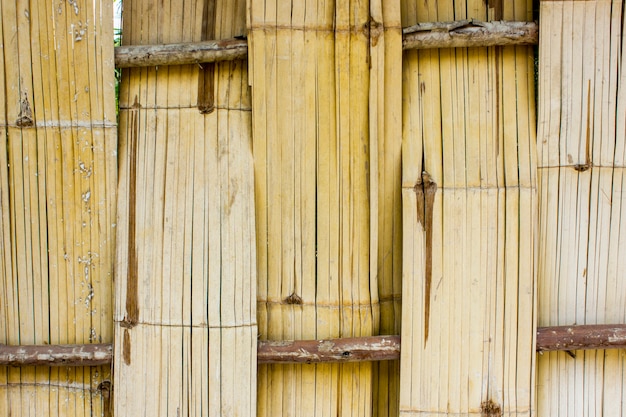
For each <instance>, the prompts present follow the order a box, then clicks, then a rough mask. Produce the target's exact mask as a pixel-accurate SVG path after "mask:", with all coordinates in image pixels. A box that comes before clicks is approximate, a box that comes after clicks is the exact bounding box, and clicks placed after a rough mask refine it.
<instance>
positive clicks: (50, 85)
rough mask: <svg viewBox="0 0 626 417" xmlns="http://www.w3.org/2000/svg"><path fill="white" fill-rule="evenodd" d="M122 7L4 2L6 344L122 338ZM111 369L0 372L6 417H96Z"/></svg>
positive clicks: (1, 186)
mask: <svg viewBox="0 0 626 417" xmlns="http://www.w3.org/2000/svg"><path fill="white" fill-rule="evenodd" d="M112 6H113V4H112V2H111V1H104V0H102V1H101V0H90V1H86V0H75V1H71V2H56V3H53V2H47V1H43V2H32V1H27V0H17V1H2V2H0V31H1V32H2V33H3V37H2V41H1V46H2V47H1V48H0V60H1V61H2V62H1V64H0V97H2V99H1V100H0V109H1V111H0V134H1V136H2V140H0V306H1V307H0V309H1V311H2V313H0V343H2V344H8V345H18V344H44V343H48V344H88V343H110V342H112V341H113V326H112V272H113V271H112V269H113V264H114V257H113V255H114V243H115V222H116V219H115V205H116V199H115V195H116V185H117V178H116V175H117V174H116V171H117V170H116V162H117V157H116V150H117V141H116V115H115V97H114V94H115V89H114V72H113V43H112V39H113V13H112ZM110 377H111V372H110V367H109V366H104V367H72V368H68V367H54V368H48V367H35V366H27V367H20V368H11V367H5V366H0V415H2V416H13V417H21V416H53V417H54V416H71V417H77V416H81V417H82V416H94V415H100V414H101V413H102V412H103V409H104V407H105V404H103V401H104V400H103V397H102V396H101V392H100V391H98V389H97V387H98V385H99V384H100V382H102V381H104V380H106V379H110Z"/></svg>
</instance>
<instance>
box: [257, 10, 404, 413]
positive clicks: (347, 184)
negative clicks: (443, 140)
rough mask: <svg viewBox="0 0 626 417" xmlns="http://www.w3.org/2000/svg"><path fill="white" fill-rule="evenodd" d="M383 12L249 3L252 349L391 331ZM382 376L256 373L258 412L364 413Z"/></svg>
mask: <svg viewBox="0 0 626 417" xmlns="http://www.w3.org/2000/svg"><path fill="white" fill-rule="evenodd" d="M386 3H388V4H386V5H385V7H384V8H383V2H372V4H369V3H368V2H365V3H363V2H354V1H349V2H324V1H316V0H309V1H304V0H302V1H292V2H275V1H270V2H265V1H257V0H252V1H250V2H249V3H248V5H249V21H248V27H249V38H248V39H249V59H250V73H251V74H252V75H251V78H252V81H251V85H252V92H253V109H254V112H253V131H254V135H253V137H254V157H255V184H256V196H257V197H256V208H257V220H258V223H257V248H258V251H259V252H258V272H259V277H258V292H259V293H258V310H259V333H260V337H261V339H262V340H270V341H271V340H284V339H295V340H303V339H320V338H337V337H359V336H369V335H373V334H376V332H378V331H379V329H380V328H381V327H384V328H385V329H391V331H393V330H394V326H397V324H395V323H397V320H398V318H399V313H400V311H399V303H400V300H399V292H400V285H399V280H400V273H401V272H400V268H399V256H400V251H399V244H400V236H401V234H400V206H399V204H400V195H399V188H400V187H399V185H400V171H399V167H400V156H399V155H400V153H399V152H400V146H401V143H400V140H399V139H400V134H399V133H400V131H399V126H400V123H399V120H398V116H399V114H400V113H399V106H400V97H399V95H398V91H399V83H400V80H401V78H400V74H399V72H398V73H397V74H396V72H395V71H397V69H396V68H397V65H396V63H397V62H398V59H400V57H401V31H400V25H399V10H398V8H397V7H395V8H394V7H393V6H392V4H393V3H394V2H386ZM370 16H371V19H372V20H371V21H370ZM391 62H393V65H394V67H392V66H390V63H391ZM370 68H372V69H371V70H370ZM398 70H399V69H398ZM394 87H395V88H396V91H393V92H392V90H393V88H394ZM388 105H389V107H387V106H388ZM394 106H395V107H394ZM381 190H382V191H381ZM381 276H382V278H381ZM379 290H380V291H381V292H384V297H385V299H384V303H385V307H384V309H385V310H384V313H383V315H384V317H385V318H384V319H382V318H381V312H380V306H379V304H378V296H379ZM383 321H384V324H382V325H381V323H382V322H383ZM396 331H397V330H396ZM394 369H395V370H396V373H397V363H396V364H393V365H391V369H390V370H388V369H387V367H384V368H383V369H382V370H381V371H380V374H379V375H380V376H381V377H380V378H379V381H380V384H381V385H380V388H373V374H372V372H373V367H372V364H370V363H355V364H341V365H339V364H332V365H327V364H323V365H315V366H302V365H263V366H260V367H259V390H258V393H259V404H258V413H259V415H261V416H269V415H271V416H281V415H284V416H288V415H314V414H315V415H320V416H331V415H332V416H335V415H355V416H356V415H358V416H366V415H371V414H372V395H373V389H377V390H378V391H380V392H382V391H389V390H390V389H391V390H393V387H392V385H393V382H387V380H390V381H392V380H393V379H394ZM396 384H397V383H396ZM390 387H391V388H390ZM384 395H385V396H389V395H390V394H388V393H385V394H384ZM381 398H382V397H381ZM374 401H378V397H377V399H376V400H374ZM382 401H383V403H381V404H380V405H376V407H377V408H380V409H388V408H390V407H392V406H389V405H388V402H389V401H390V400H389V399H387V398H383V399H382ZM391 402H393V396H392V399H391ZM396 407H397V406H396ZM385 414H386V412H385Z"/></svg>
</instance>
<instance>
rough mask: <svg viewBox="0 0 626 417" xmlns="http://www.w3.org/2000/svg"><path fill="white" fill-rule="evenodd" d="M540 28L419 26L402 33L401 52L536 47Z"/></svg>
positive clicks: (454, 24)
mask: <svg viewBox="0 0 626 417" xmlns="http://www.w3.org/2000/svg"><path fill="white" fill-rule="evenodd" d="M538 42H539V28H538V25H537V24H536V23H535V22H506V21H494V22H479V21H476V20H461V21H457V22H438V23H420V24H417V25H415V26H411V27H408V28H404V29H403V30H402V49H405V50H406V49H435V48H470V47H486V46H506V45H535V44H537V43H538Z"/></svg>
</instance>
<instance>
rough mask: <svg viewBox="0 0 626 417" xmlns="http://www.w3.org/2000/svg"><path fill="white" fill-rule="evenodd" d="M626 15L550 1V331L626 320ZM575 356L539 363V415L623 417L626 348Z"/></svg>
mask: <svg viewBox="0 0 626 417" xmlns="http://www.w3.org/2000/svg"><path fill="white" fill-rule="evenodd" d="M622 8H623V4H622V1H587V2H574V1H563V2H543V3H542V4H541V10H540V13H541V27H540V30H541V33H542V35H541V39H540V45H539V93H540V95H539V113H538V114H539V118H538V121H539V125H538V127H539V131H538V144H539V147H538V154H539V178H540V183H539V189H540V241H539V247H540V251H539V287H538V293H539V301H538V305H539V311H538V322H539V325H540V326H555V325H571V324H610V323H624V320H625V319H626V283H625V282H624V279H623V273H622V272H621V271H623V269H624V262H625V260H624V259H626V256H625V255H626V245H625V243H624V240H623V236H624V224H623V223H624V222H623V221H622V219H623V215H624V213H625V209H626V204H625V203H626V202H625V200H624V196H623V194H624V192H623V186H624V185H623V184H624V155H625V154H624V149H625V146H626V136H625V134H624V132H625V128H626V120H625V116H624V114H626V95H625V94H624V89H623V85H624V82H625V81H626V73H625V72H624V69H623V68H624V63H625V62H626V61H624V58H623V55H622V48H623V39H622V37H623V32H622V25H623V19H624V15H623V10H622ZM573 355H574V356H575V357H571V356H570V355H568V354H567V353H565V352H553V353H549V354H544V355H540V356H539V359H538V369H537V399H538V413H539V415H550V416H601V415H602V416H621V415H623V414H624V412H625V409H624V405H623V398H624V395H626V383H625V379H624V372H623V370H624V368H625V366H626V365H625V362H624V351H623V350H620V351H608V350H607V351H603V350H598V351H579V352H573Z"/></svg>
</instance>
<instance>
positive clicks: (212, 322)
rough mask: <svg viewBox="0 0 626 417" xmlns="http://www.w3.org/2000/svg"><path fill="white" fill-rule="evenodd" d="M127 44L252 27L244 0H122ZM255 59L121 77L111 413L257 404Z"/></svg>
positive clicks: (227, 410)
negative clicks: (251, 74)
mask: <svg viewBox="0 0 626 417" xmlns="http://www.w3.org/2000/svg"><path fill="white" fill-rule="evenodd" d="M124 7H125V9H124V20H123V38H122V41H123V43H128V44H131V45H143V44H153V43H161V44H170V43H180V42H199V41H203V40H207V39H212V38H214V37H215V38H232V37H234V36H236V35H242V34H245V31H246V27H245V2H243V1H218V2H216V1H213V0H203V1H196V2H192V3H189V2H185V1H182V0H171V1H165V2H161V3H160V4H159V5H158V7H157V5H156V4H155V3H154V1H152V0H137V1H132V2H127V3H125V4H124ZM250 128H251V112H250V90H249V88H248V80H247V63H246V62H245V61H232V62H220V63H212V64H207V65H178V66H169V67H167V66H165V67H150V68H133V69H129V70H125V71H124V73H123V74H122V85H121V91H120V127H119V132H120V136H119V141H120V146H119V148H120V155H119V161H120V164H119V176H120V185H119V195H120V203H119V206H118V212H119V221H118V236H119V238H118V242H117V243H118V248H117V269H116V277H117V279H116V291H115V294H116V312H115V335H116V341H117V343H116V344H115V346H114V348H115V358H116V360H115V361H114V371H115V390H114V400H115V414H116V415H120V416H122V415H128V416H134V415H155V416H158V415H169V416H177V415H186V416H191V415H193V416H196V415H197V416H199V415H211V416H219V415H222V416H230V415H239V416H248V415H250V416H251V415H254V414H255V407H256V399H255V398H256V339H257V330H256V311H255V310H256V304H255V300H256V290H255V289H256V258H255V257H256V250H255V246H254V242H255V214H254V213H255V212H254V191H253V171H252V168H253V166H252V165H253V164H252V141H251V130H250Z"/></svg>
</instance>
